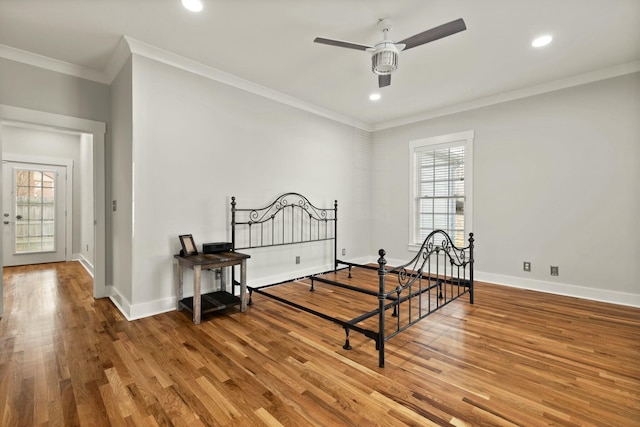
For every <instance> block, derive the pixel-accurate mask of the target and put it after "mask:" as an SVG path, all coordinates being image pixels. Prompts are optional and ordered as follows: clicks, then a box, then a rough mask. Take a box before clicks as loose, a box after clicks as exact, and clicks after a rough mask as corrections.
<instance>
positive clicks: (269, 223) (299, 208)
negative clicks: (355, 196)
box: [231, 193, 338, 261]
mask: <svg viewBox="0 0 640 427" xmlns="http://www.w3.org/2000/svg"><path fill="white" fill-rule="evenodd" d="M337 234H338V201H337V200H335V201H334V204H333V208H327V209H325V208H319V207H317V206H316V205H314V204H313V203H311V202H310V201H309V199H307V198H306V197H305V196H303V195H302V194H299V193H285V194H282V195H281V196H279V197H277V198H276V199H275V200H274V201H273V202H271V203H270V204H268V205H266V206H264V207H261V208H239V207H237V205H236V198H235V197H232V198H231V242H232V245H233V250H242V249H253V248H265V247H270V246H282V245H293V244H299V243H307V242H319V241H324V240H333V242H334V244H333V250H334V261H335V260H336V259H337V255H338V254H337V241H338V239H337Z"/></svg>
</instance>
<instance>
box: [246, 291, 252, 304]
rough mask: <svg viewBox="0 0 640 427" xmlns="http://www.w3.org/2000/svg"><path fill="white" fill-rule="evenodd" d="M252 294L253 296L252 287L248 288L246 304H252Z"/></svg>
mask: <svg viewBox="0 0 640 427" xmlns="http://www.w3.org/2000/svg"><path fill="white" fill-rule="evenodd" d="M252 296H253V289H251V288H249V302H248V303H247V305H253V300H252V299H251V297H252Z"/></svg>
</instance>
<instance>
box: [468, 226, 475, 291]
mask: <svg viewBox="0 0 640 427" xmlns="http://www.w3.org/2000/svg"><path fill="white" fill-rule="evenodd" d="M474 241H475V239H474V238H473V233H469V265H470V266H471V269H470V271H469V303H470V304H473V242H474Z"/></svg>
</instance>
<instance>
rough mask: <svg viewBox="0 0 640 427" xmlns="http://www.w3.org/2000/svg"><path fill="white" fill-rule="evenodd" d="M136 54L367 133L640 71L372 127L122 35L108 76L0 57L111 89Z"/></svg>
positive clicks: (13, 52) (617, 70)
mask: <svg viewBox="0 0 640 427" xmlns="http://www.w3.org/2000/svg"><path fill="white" fill-rule="evenodd" d="M131 54H136V55H140V56H144V57H146V58H149V59H153V60H155V61H158V62H161V63H164V64H167V65H170V66H172V67H175V68H178V69H181V70H184V71H187V72H190V73H193V74H197V75H199V76H202V77H205V78H208V79H211V80H215V81H217V82H220V83H223V84H226V85H228V86H232V87H235V88H237V89H241V90H244V91H246V92H249V93H253V94H255V95H259V96H262V97H265V98H268V99H271V100H272V101H275V102H279V103H282V104H285V105H289V106H291V107H293V108H297V109H299V110H303V111H307V112H309V113H312V114H315V115H317V116H321V117H324V118H327V119H329V120H333V121H336V122H339V123H343V124H345V125H348V126H353V127H355V128H357V129H361V130H364V131H366V132H375V131H380V130H385V129H390V128H395V127H399V126H404V125H409V124H413V123H417V122H421V121H425V120H430V119H434V118H437V117H442V116H447V115H450V114H456V113H461V112H464V111H470V110H474V109H477V108H482V107H488V106H491V105H496V104H500V103H503V102H509V101H514V100H517V99H522V98H527V97H530V96H535V95H541V94H544V93H548V92H553V91H556V90H561V89H566V88H570V87H574V86H579V85H583V84H587V83H592V82H595V81H599V80H605V79H609V78H613V77H619V76H622V75H625V74H631V73H635V72H639V71H640V61H634V62H629V63H625V64H620V65H616V66H613V67H608V68H602V69H598V70H595V71H591V72H588V73H583V74H579V75H576V76H572V77H568V78H564V79H558V80H554V81H551V82H547V83H543V84H539V85H535V86H530V87H527V88H523V89H518V90H515V91H510V92H505V93H501V94H497V95H492V96H488V97H485V98H479V99H475V100H472V101H469V102H464V103H460V104H455V105H451V106H447V107H444V108H440V109H436V110H431V111H427V112H424V113H420V114H416V115H412V116H407V117H403V118H400V119H397V120H390V121H385V122H380V123H366V122H362V121H359V120H356V119H354V118H352V117H349V116H345V115H342V114H339V113H336V112H334V111H331V110H328V109H325V108H322V107H319V106H317V105H314V104H311V103H308V102H305V101H302V100H300V99H298V98H295V97H293V96H290V95H286V94H284V93H282V92H278V91H276V90H273V89H269V88H267V87H265V86H262V85H259V84H257V83H253V82H251V81H249V80H245V79H242V78H240V77H237V76H234V75H232V74H229V73H226V72H224V71H221V70H219V69H216V68H213V67H209V66H207V65H204V64H201V63H199V62H196V61H193V60H191V59H188V58H185V57H182V56H180V55H177V54H175V53H172V52H169V51H167V50H164V49H161V48H158V47H155V46H152V45H150V44H147V43H144V42H141V41H138V40H136V39H133V38H131V37H128V36H122V38H121V39H120V41H119V43H118V45H117V46H116V49H115V51H114V53H113V55H112V57H111V59H110V60H109V63H108V64H107V67H106V68H105V70H104V71H99V70H94V69H90V68H86V67H82V66H79V65H75V64H71V63H68V62H64V61H59V60H57V59H53V58H49V57H46V56H43V55H38V54H35V53H32V52H28V51H25V50H21V49H16V48H14V47H11V46H7V45H2V44H0V58H6V59H9V60H12V61H16V62H21V63H25V64H28V65H33V66H35V67H40V68H44V69H47V70H51V71H56V72H59V73H63V74H67V75H71V76H74V77H79V78H82V79H86V80H91V81H95V82H98V83H103V84H111V82H112V81H113V79H114V78H115V77H116V76H117V75H118V73H119V72H120V70H121V69H122V66H123V65H124V64H125V63H126V61H127V60H128V59H129V57H130V56H131Z"/></svg>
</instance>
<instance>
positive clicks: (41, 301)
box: [0, 262, 640, 427]
mask: <svg viewBox="0 0 640 427" xmlns="http://www.w3.org/2000/svg"><path fill="white" fill-rule="evenodd" d="M341 274H342V276H340V275H341ZM326 276H327V278H335V277H341V279H343V280H348V281H349V283H351V284H354V285H356V286H363V287H368V288H370V289H373V290H376V289H377V276H376V272H375V271H373V272H366V273H365V274H362V275H358V274H357V272H355V274H354V277H353V278H352V279H346V272H339V273H337V274H334V273H328V274H327V275H326ZM3 279H4V292H5V301H4V309H5V312H4V316H3V318H2V319H0V425H2V426H32V425H38V426H61V425H65V426H67V425H69V426H73V425H79V426H107V425H109V426H110V425H122V426H188V427H197V426H201V425H202V426H205V425H206V426H209V425H212V426H213V425H215V426H253V425H256V426H260V425H263V426H296V427H298V426H375V425H379V426H404V425H420V426H423V425H437V426H544V425H558V426H570V427H575V426H615V427H626V426H638V425H640V362H639V360H640V309H638V308H633V307H626V306H619V305H613V304H605V303H600V302H596V301H586V300H580V299H577V298H570V297H562V296H557V295H551V294H544V293H539V292H533V291H527V290H522V289H516V288H509V287H504V286H496V285H491V284H486V283H477V284H476V304H474V305H470V304H469V303H468V296H463V297H462V298H460V299H459V300H458V301H456V302H454V303H451V304H449V305H447V306H446V307H444V308H443V309H441V310H440V311H439V312H437V313H434V314H432V315H431V316H429V317H428V318H427V319H425V320H423V321H422V322H420V323H419V324H417V325H414V326H412V327H411V328H409V329H407V330H406V331H404V332H403V333H401V334H400V335H398V336H396V337H394V338H392V339H391V340H389V341H388V342H387V343H386V350H387V351H386V364H385V366H386V367H385V368H379V367H378V364H377V362H378V359H377V352H376V350H375V343H374V342H373V340H371V339H370V338H367V337H365V336H363V335H361V334H358V333H356V332H351V334H350V343H351V345H352V347H353V348H352V350H344V349H343V348H342V345H343V344H344V340H345V332H344V330H343V329H342V328H341V327H340V326H339V325H337V324H334V323H331V322H329V321H326V320H323V319H319V318H317V317H315V316H312V315H310V314H308V313H305V312H303V311H301V310H299V309H296V308H292V307H289V306H285V305H283V304H281V303H278V302H277V301H274V300H271V299H269V298H266V297H264V296H262V295H259V294H256V293H254V294H253V298H252V299H253V305H251V306H249V309H248V310H247V312H245V313H241V312H239V311H238V310H237V309H231V310H227V311H224V312H221V313H218V314H217V315H214V316H212V317H209V318H206V319H204V320H203V322H202V323H201V324H200V325H194V324H193V323H192V322H191V319H190V317H189V315H188V313H183V312H177V311H174V312H169V313H164V314H160V315H157V316H153V317H149V318H145V319H140V320H136V321H131V322H129V321H127V320H126V319H125V318H124V316H122V314H121V313H120V312H119V311H118V310H117V309H116V307H115V306H114V305H113V303H111V301H110V300H108V299H102V300H94V299H93V297H92V296H91V277H90V276H89V275H88V274H87V273H86V272H85V270H84V269H83V268H82V266H81V265H80V264H79V263H76V262H70V263H56V264H42V265H36V266H29V267H8V268H5V269H4V276H3ZM309 289H310V284H309V282H308V281H300V282H297V283H294V284H292V285H283V286H277V287H274V288H271V289H270V290H269V292H272V293H274V294H277V295H282V296H286V298H289V299H291V300H293V301H296V302H297V303H299V304H301V305H305V306H307V307H311V308H313V309H316V310H319V311H322V312H325V313H327V314H330V315H332V316H335V317H338V318H340V319H344V320H348V319H351V318H353V317H356V316H357V315H359V314H361V313H363V312H366V311H369V310H372V309H374V308H376V307H377V299H376V298H375V297H370V296H364V297H361V296H358V295H354V294H353V292H352V291H348V290H344V289H337V288H333V287H330V286H327V285H325V284H320V283H316V290H315V291H314V292H310V291H309ZM426 301H427V300H426V299H425V300H424V302H425V303H426ZM431 303H432V304H436V303H437V300H436V299H435V296H433V295H432V297H431ZM407 308H408V307H404V308H403V309H402V310H401V311H400V321H401V322H402V321H404V320H405V319H406V316H407V315H408V310H407ZM412 310H414V312H416V311H417V310H419V307H418V306H417V305H414V306H413V307H412ZM375 321H376V320H375V319H371V320H369V321H367V322H363V325H364V326H365V327H372V328H373V327H374V326H375ZM387 321H388V322H389V324H388V327H393V323H392V322H397V321H398V319H397V318H393V317H391V313H389V316H388V318H387Z"/></svg>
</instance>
